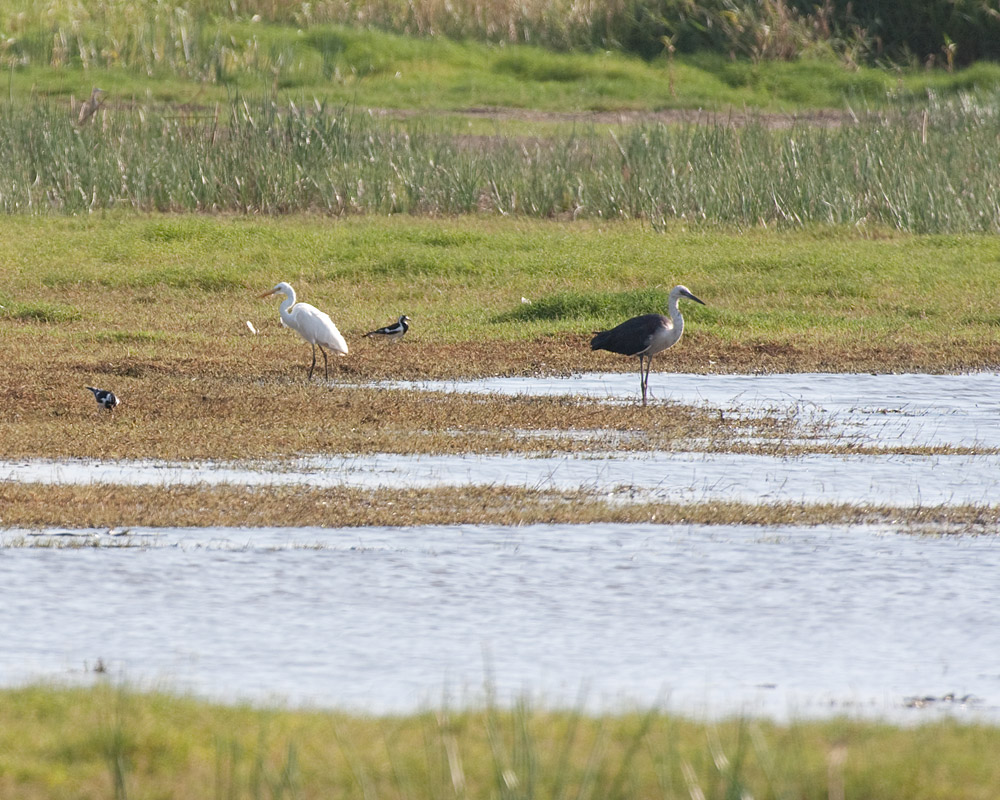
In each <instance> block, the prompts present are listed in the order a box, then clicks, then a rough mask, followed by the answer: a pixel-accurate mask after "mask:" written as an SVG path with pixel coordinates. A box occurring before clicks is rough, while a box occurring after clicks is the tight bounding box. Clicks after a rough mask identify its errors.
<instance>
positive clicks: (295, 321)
mask: <svg viewBox="0 0 1000 800" xmlns="http://www.w3.org/2000/svg"><path fill="white" fill-rule="evenodd" d="M274 294H283V295H285V299H284V300H282V302H281V307H280V308H279V309H278V313H279V314H280V316H281V323H282V324H283V325H284V326H285V327H286V328H291V329H292V330H293V331H295V332H296V333H298V335H299V336H301V337H302V338H303V339H305V340H306V341H307V342H309V344H311V345H312V348H313V351H312V352H313V357H312V365H311V366H310V367H309V378H310V380H311V379H312V374H313V370H314V369H316V348H317V347H319V350H320V352H321V353H322V354H323V371H324V373H325V375H326V377H327V378H328V379H329V377H330V364H329V362H328V361H327V358H326V350H324V349H323V348H324V347H328V348H329V349H330V350H332V351H333V352H334V353H337V354H338V355H342V356H346V355H347V342H346V341H345V340H344V337H343V336H341V334H340V331H339V330H337V326H336V325H334V324H333V320H332V319H330V317H329V315H328V314H326V313H324V312H323V311H320V310H319V309H318V308H316V307H315V306H311V305H309V304H308V303H296V302H295V290H294V289H293V288H292V287H291V286H289V285H288V284H287V283H285V282H284V281H282V282H281V283H279V284H278V285H277V286H275V287H274V288H273V289H271V291H269V292H264V294H262V295H261V297H270V296H271V295H274Z"/></svg>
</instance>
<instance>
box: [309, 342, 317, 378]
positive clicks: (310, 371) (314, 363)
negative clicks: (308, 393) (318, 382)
mask: <svg viewBox="0 0 1000 800" xmlns="http://www.w3.org/2000/svg"><path fill="white" fill-rule="evenodd" d="M314 369H316V345H315V344H314V345H313V363H312V366H311V367H309V380H312V379H313V370H314Z"/></svg>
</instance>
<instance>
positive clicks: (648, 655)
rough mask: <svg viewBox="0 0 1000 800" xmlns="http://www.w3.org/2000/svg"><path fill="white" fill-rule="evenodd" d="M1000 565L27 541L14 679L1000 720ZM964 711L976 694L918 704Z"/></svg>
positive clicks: (358, 704) (889, 551)
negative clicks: (490, 691) (98, 666)
mask: <svg viewBox="0 0 1000 800" xmlns="http://www.w3.org/2000/svg"><path fill="white" fill-rule="evenodd" d="M25 542H28V543H29V546H24V543H25ZM90 543H93V544H96V545H99V546H95V547H91V546H86V545H88V544H90ZM53 544H54V545H62V546H61V547H55V546H45V545H53ZM78 544H79V545H82V546H73V545H78ZM998 569H1000V540H998V539H996V538H993V537H979V538H971V537H948V538H930V537H916V536H908V535H896V534H893V533H889V532H887V531H885V530H880V529H875V528H859V527H853V528H850V527H825V528H806V529H799V528H789V527H785V528H775V529H771V530H766V529H745V528H739V527H688V526H654V525H646V526H623V525H590V526H541V525H540V526H531V527H525V528H504V527H494V526H481V527H423V528H403V529H398V528H397V529H387V528H371V529H319V528H298V529H260V530H240V529H211V528H208V529H171V530H135V531H132V532H131V534H130V535H129V536H128V537H112V536H108V535H97V534H95V533H85V534H81V535H76V536H69V535H66V536H29V535H27V534H25V533H24V532H16V531H8V532H5V533H3V534H0V601H2V603H3V607H4V622H3V640H4V646H3V647H2V648H0V683H2V684H4V685H13V684H18V683H21V682H24V681H30V680H36V679H40V678H51V679H57V680H69V681H84V682H86V681H88V680H91V679H92V678H93V677H94V676H93V674H92V673H86V672H85V668H86V667H87V666H88V665H89V667H91V668H92V667H93V665H94V664H95V663H96V662H97V661H98V660H99V659H100V660H101V662H102V663H103V664H104V665H105V666H106V667H107V668H108V670H109V674H110V675H111V676H112V677H115V678H117V677H124V678H126V679H128V680H129V681H132V682H133V683H138V684H139V685H141V686H155V687H161V688H168V689H178V690H192V691H195V692H196V693H199V694H201V695H203V696H207V697H211V698H218V699H223V700H237V699H248V700H253V701H261V702H266V701H274V700H283V701H287V702H290V703H293V704H300V703H301V704H316V705H321V706H331V707H341V708H348V709H355V710H363V711H373V712H380V711H406V710H411V709H414V708H417V707H420V706H423V705H430V706H438V705H440V703H441V702H442V697H445V696H448V697H450V698H451V700H452V701H454V702H461V701H462V700H463V699H467V698H474V697H479V696H480V691H481V687H482V686H483V682H484V676H486V675H488V676H489V678H490V681H491V682H492V684H493V685H494V687H495V688H496V690H497V692H498V695H499V696H500V698H501V699H505V698H510V697H511V696H513V695H515V694H517V693H520V692H527V693H529V694H530V695H531V696H532V697H533V698H535V699H536V700H537V701H539V702H542V703H547V704H553V705H568V706H576V705H577V704H578V702H579V700H578V698H579V697H580V696H581V693H582V696H584V697H585V698H586V705H587V706H588V707H589V708H593V709H598V708H620V707H622V706H630V705H632V704H638V705H643V706H647V705H651V704H654V703H657V702H659V701H661V700H662V701H663V703H664V705H665V706H666V707H667V708H669V709H671V710H674V711H681V712H685V713H690V714H694V715H697V716H710V717H711V716H716V715H720V714H725V713H731V712H747V713H755V714H763V715H768V716H774V717H777V718H785V717H788V716H823V715H829V714H838V713H848V714H858V715H865V716H885V717H888V718H891V719H896V720H903V721H906V720H913V719H924V718H927V715H929V714H930V715H933V714H937V713H939V712H941V711H946V712H947V713H954V714H959V715H962V716H977V717H984V718H987V719H991V720H994V721H997V720H1000V667H998V664H997V658H996V656H997V653H998V652H1000V609H998V608H997V605H996V603H995V602H994V600H995V593H996V574H997V572H998ZM952 693H953V694H954V695H955V696H956V697H958V698H962V697H965V696H967V695H971V697H969V698H968V699H967V702H965V703H959V702H952V701H942V700H938V701H930V702H928V703H927V704H926V707H925V708H923V709H920V710H915V709H911V708H908V707H907V703H908V698H912V697H921V698H922V697H934V698H943V697H945V696H946V695H949V694H952Z"/></svg>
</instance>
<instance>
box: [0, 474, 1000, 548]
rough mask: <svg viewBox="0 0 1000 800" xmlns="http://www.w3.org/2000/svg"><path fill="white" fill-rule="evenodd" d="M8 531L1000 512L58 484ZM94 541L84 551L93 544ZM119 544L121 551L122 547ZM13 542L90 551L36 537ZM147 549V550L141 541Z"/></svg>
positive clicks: (942, 523)
mask: <svg viewBox="0 0 1000 800" xmlns="http://www.w3.org/2000/svg"><path fill="white" fill-rule="evenodd" d="M0 509H2V510H0V525H2V526H4V527H7V528H51V527H62V528H67V529H86V528H109V529H110V528H114V529H115V530H116V531H119V532H121V531H122V529H123V528H124V529H127V528H128V527H140V526H141V527H186V526H198V527H205V526H221V527H231V526H246V527H248V528H253V527H268V526H282V525H294V526H296V527H301V526H322V527H331V528H340V527H355V526H368V525H378V526H409V525H434V524H437V525H530V524H535V523H550V524H588V523H596V522H607V523H649V522H655V523H657V524H663V525H668V524H684V525H762V526H776V525H825V524H847V525H870V524H878V525H886V526H890V527H894V528H898V529H899V530H900V531H903V532H908V533H914V532H915V533H929V534H940V533H994V534H995V533H998V532H1000V506H997V505H970V506H959V505H946V506H923V507H912V508H899V507H895V506H887V505H886V506H876V505H866V506H858V505H851V504H809V503H771V504H749V503H738V502H701V503H662V502H646V501H643V500H639V499H635V498H632V497H631V496H630V493H629V491H628V490H627V489H623V490H621V491H620V492H616V493H613V494H611V495H609V494H607V493H601V492H594V491H590V490H586V489H580V490H567V491H551V490H544V491H543V490H535V489H517V488H511V487H503V486H473V487H462V488H454V487H444V488H436V489H373V490H367V489H351V488H344V487H339V488H335V489H315V488H304V487H273V486H272V487H267V486H263V487H261V486H253V487H241V486H216V487H208V486H166V487H156V486H120V485H105V484H94V485H90V486H50V485H43V484H0ZM92 544H93V543H89V542H85V543H82V546H91V545H92ZM119 544H120V543H119V541H118V540H117V539H116V540H115V543H114V544H113V545H112V546H119ZM5 546H46V547H49V546H69V547H77V546H81V543H80V542H78V541H74V540H72V539H71V540H68V541H61V540H60V541H55V542H54V541H53V540H51V539H48V538H40V539H35V538H34V537H29V538H27V539H25V540H22V541H21V542H20V543H18V542H14V541H13V540H12V541H10V542H8V543H7V544H6V545H5ZM140 546H141V545H140Z"/></svg>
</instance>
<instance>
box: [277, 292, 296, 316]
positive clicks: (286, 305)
mask: <svg viewBox="0 0 1000 800" xmlns="http://www.w3.org/2000/svg"><path fill="white" fill-rule="evenodd" d="M294 305H295V290H294V289H289V290H288V293H287V294H286V295H285V299H284V300H282V301H281V305H280V306H279V307H278V313H279V314H281V318H282V319H284V318H285V317H287V316H288V315H289V314H291V312H292V306H294Z"/></svg>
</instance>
